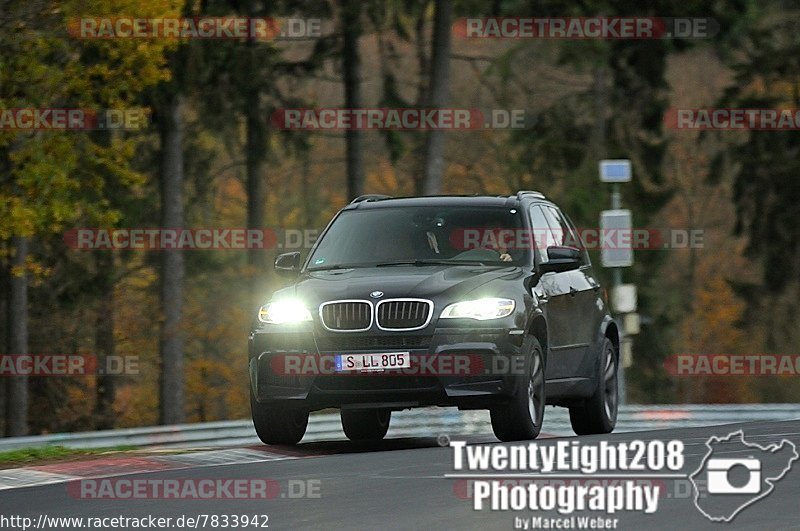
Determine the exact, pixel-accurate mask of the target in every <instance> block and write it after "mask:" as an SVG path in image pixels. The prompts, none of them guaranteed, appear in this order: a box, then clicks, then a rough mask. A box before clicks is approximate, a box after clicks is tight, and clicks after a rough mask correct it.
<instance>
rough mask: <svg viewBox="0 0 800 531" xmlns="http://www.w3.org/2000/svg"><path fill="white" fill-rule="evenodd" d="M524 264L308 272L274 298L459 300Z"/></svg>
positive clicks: (309, 300) (311, 301)
mask: <svg viewBox="0 0 800 531" xmlns="http://www.w3.org/2000/svg"><path fill="white" fill-rule="evenodd" d="M520 274H521V268H519V267H516V266H510V267H481V266H474V265H469V266H450V265H444V266H424V267H419V266H408V267H406V266H391V267H371V268H355V269H342V270H330V271H317V272H311V273H306V274H305V275H304V276H303V277H301V279H300V280H298V282H297V283H296V284H294V286H290V287H288V288H285V289H283V290H280V291H278V292H276V293H275V294H274V296H273V299H276V298H280V297H291V296H294V297H298V298H300V299H302V300H304V301H305V302H306V304H308V305H313V306H316V305H318V304H320V303H322V302H325V301H331V300H341V299H370V294H371V293H372V292H374V291H381V292H383V295H382V296H381V297H380V298H382V299H390V298H394V297H413V298H421V299H431V300H433V299H439V298H447V299H450V300H454V301H455V300H459V299H463V298H464V297H466V296H468V295H469V294H470V293H471V292H473V291H475V290H476V289H477V288H479V287H481V286H483V285H484V284H487V283H489V282H491V281H493V280H497V279H501V278H516V277H518V276H519V275H520Z"/></svg>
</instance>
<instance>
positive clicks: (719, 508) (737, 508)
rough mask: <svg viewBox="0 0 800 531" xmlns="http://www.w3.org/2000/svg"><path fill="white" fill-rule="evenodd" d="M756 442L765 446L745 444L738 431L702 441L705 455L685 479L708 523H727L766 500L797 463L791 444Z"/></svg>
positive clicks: (754, 443)
mask: <svg viewBox="0 0 800 531" xmlns="http://www.w3.org/2000/svg"><path fill="white" fill-rule="evenodd" d="M754 438H755V437H754ZM759 439H760V441H763V442H764V443H766V444H760V443H757V442H751V441H748V440H747V439H745V436H744V432H743V431H742V430H739V431H735V432H733V433H729V434H728V435H725V436H723V437H719V436H712V437H711V438H710V439H708V441H706V444H705V445H706V449H707V452H706V455H705V457H703V459H702V461H701V463H700V465H699V466H698V468H697V469H696V470H695V471H694V472H693V473H691V474H689V476H688V477H689V481H691V483H692V486H693V489H694V504H695V507H697V509H698V510H699V511H700V512H701V513H703V516H705V517H706V518H708V519H709V520H711V521H712V522H730V521H732V520H733V519H734V518H736V515H737V514H739V513H740V512H741V511H743V510H745V509H746V508H747V507H749V506H751V505H753V504H754V503H756V502H758V501H759V500H761V499H763V498H764V497H765V496H768V495H769V494H770V493H771V492H773V491H774V490H775V488H776V485H777V484H778V483H779V482H780V480H781V479H783V477H784V476H786V474H788V473H789V471H790V470H791V468H792V464H794V462H795V461H798V460H800V454H798V452H797V448H796V447H795V444H794V443H793V442H792V441H790V440H788V439H773V440H771V441H769V440H764V439H766V437H765V436H764V435H760V436H759ZM731 455H735V456H737V457H729V456H731ZM738 456H741V457H738ZM784 488H785V487H784Z"/></svg>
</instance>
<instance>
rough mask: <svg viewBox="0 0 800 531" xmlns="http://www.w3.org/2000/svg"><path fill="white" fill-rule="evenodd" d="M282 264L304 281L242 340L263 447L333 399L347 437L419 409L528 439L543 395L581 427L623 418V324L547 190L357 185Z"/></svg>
mask: <svg viewBox="0 0 800 531" xmlns="http://www.w3.org/2000/svg"><path fill="white" fill-rule="evenodd" d="M275 268H276V270H277V271H279V272H281V273H283V274H287V275H292V276H294V277H296V278H295V279H294V280H293V283H292V284H291V285H290V286H289V287H286V288H284V289H281V290H278V291H276V292H275V293H274V294H273V295H272V297H271V299H270V300H269V301H267V302H266V303H265V304H264V305H263V306H261V308H260V309H259V311H258V316H257V319H256V322H255V324H254V326H253V330H252V332H251V333H250V337H249V375H250V403H251V406H252V415H253V423H254V424H255V428H256V432H257V433H258V436H259V437H260V438H261V440H262V441H264V442H265V443H268V444H294V443H297V442H298V441H299V440H300V439H302V437H303V435H304V433H305V431H306V427H307V425H308V418H309V412H310V411H315V410H319V409H323V408H330V407H335V408H340V409H341V419H342V426H343V428H344V432H345V434H346V435H347V436H348V438H350V439H353V440H369V439H373V440H375V439H381V438H383V437H384V435H386V431H387V429H388V427H389V419H390V416H391V412H392V411H399V410H403V409H407V408H412V407H421V406H456V407H458V408H459V409H488V410H489V411H490V413H491V419H492V428H493V430H494V433H495V435H496V436H497V438H498V439H500V440H503V441H512V440H525V439H533V438H535V437H536V436H537V435H538V434H539V430H540V429H541V426H542V418H543V415H544V406H545V404H546V403H547V404H554V405H558V406H564V407H568V408H569V414H570V420H571V422H572V427H573V429H574V430H575V432H576V433H577V434H579V435H582V434H592V433H609V432H611V431H612V430H613V429H614V425H615V423H616V416H617V367H618V364H619V343H620V335H619V331H618V328H617V325H616V323H615V322H614V321H613V320H612V318H611V316H610V315H609V311H608V307H607V303H606V300H605V296H604V292H603V291H601V289H600V285H599V283H598V282H597V279H596V278H595V274H594V271H593V269H592V264H591V262H590V261H589V256H588V254H587V252H586V250H585V249H584V248H583V246H582V244H581V243H580V239H579V237H578V235H577V233H576V230H575V227H574V226H573V224H572V222H571V221H570V220H569V218H567V216H566V215H564V214H563V213H562V212H561V211H560V210H559V209H558V207H556V206H555V205H554V204H553V203H551V202H549V201H547V200H546V199H545V197H544V196H543V195H542V194H541V193H539V192H527V191H525V192H519V193H517V194H516V195H513V196H508V197H506V196H502V197H488V196H482V197H477V196H473V197H462V196H436V197H411V198H391V197H387V196H377V195H369V196H362V197H359V198H357V199H355V200H354V201H353V202H352V203H350V204H349V205H347V206H346V207H345V208H343V209H342V210H341V211H340V212H339V213H338V214H337V215H336V216H335V217H334V218H333V220H332V221H331V222H330V223H329V224H328V226H327V227H326V228H325V230H324V231H323V232H322V234H321V235H320V238H319V239H318V241H317V242H316V244H315V245H314V247H313V249H312V250H311V252H310V253H309V255H308V257H307V258H306V259H305V260H304V261H303V262H302V263H301V260H300V254H299V253H287V254H282V255H280V256H278V257H277V258H276V260H275Z"/></svg>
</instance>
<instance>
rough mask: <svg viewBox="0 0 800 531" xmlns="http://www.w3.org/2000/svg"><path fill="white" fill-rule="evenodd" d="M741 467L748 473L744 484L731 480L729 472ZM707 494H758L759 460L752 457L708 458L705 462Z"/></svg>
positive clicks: (759, 484) (759, 482) (759, 480)
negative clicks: (736, 483)
mask: <svg viewBox="0 0 800 531" xmlns="http://www.w3.org/2000/svg"><path fill="white" fill-rule="evenodd" d="M739 467H742V468H744V470H746V471H747V472H748V473H749V477H748V479H747V482H746V483H745V484H744V485H738V486H737V485H735V484H734V482H733V481H731V477H730V476H731V472H733V471H735V470H736V469H737V468H739ZM706 468H707V470H708V474H707V475H706V481H707V482H708V483H707V488H708V493H709V494H758V493H759V492H761V461H759V460H758V459H756V458H754V457H752V456H751V457H747V458H741V459H719V458H717V459H709V460H708V463H706Z"/></svg>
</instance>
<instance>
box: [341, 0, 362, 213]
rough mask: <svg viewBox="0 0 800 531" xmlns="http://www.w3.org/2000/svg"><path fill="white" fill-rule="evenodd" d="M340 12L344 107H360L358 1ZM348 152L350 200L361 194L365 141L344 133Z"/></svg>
mask: <svg viewBox="0 0 800 531" xmlns="http://www.w3.org/2000/svg"><path fill="white" fill-rule="evenodd" d="M341 10H342V70H343V73H344V94H345V96H344V97H345V107H347V108H348V109H355V108H358V107H361V104H362V103H361V87H360V79H359V77H360V72H361V59H360V56H359V52H358V39H359V37H360V36H361V21H360V19H361V2H360V0H341ZM345 143H346V148H345V149H346V152H347V155H346V156H347V194H348V196H349V198H350V199H353V198H355V197H358V196H359V195H361V194H363V193H364V157H363V149H364V139H363V133H362V132H361V131H358V130H356V129H348V130H347V131H346V132H345Z"/></svg>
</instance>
